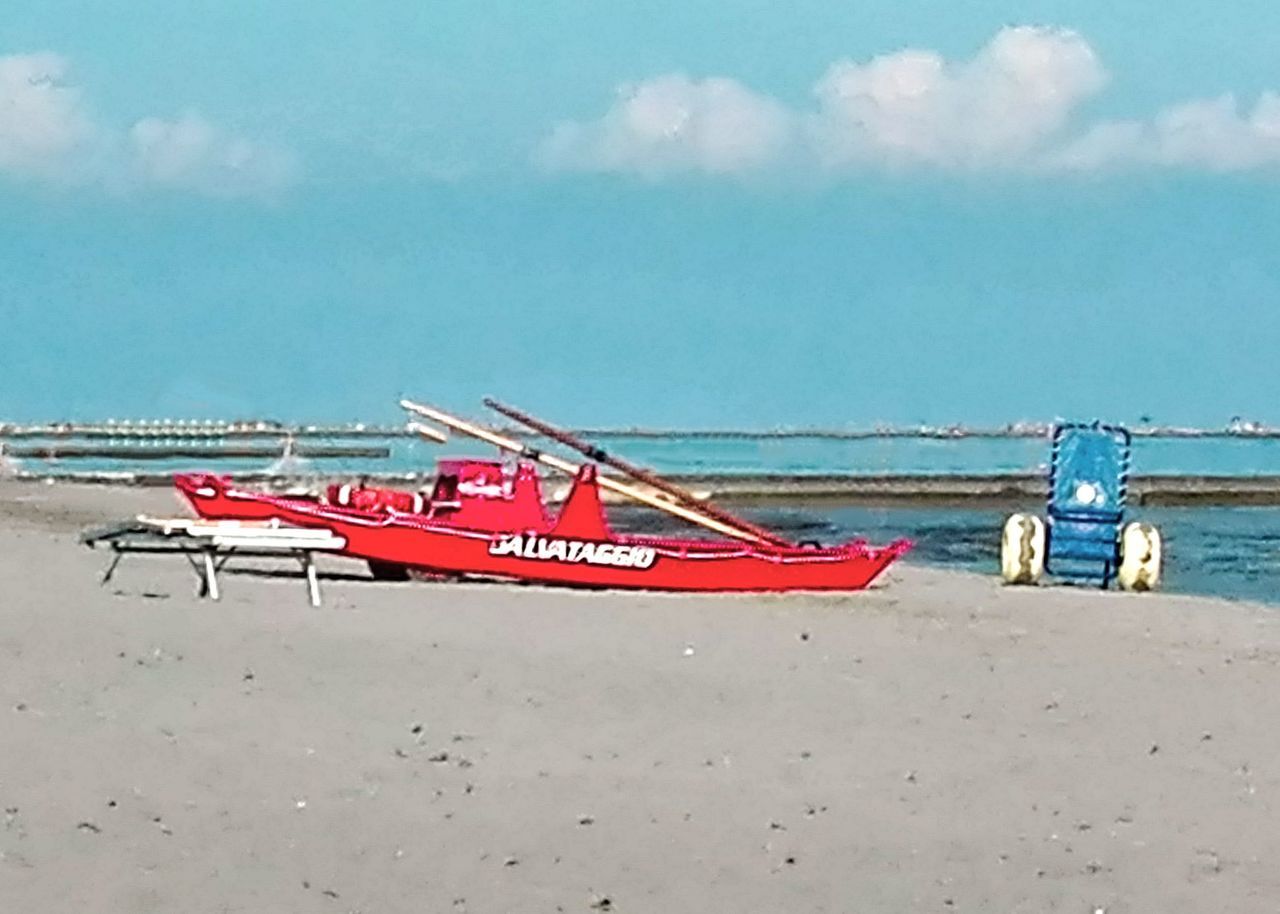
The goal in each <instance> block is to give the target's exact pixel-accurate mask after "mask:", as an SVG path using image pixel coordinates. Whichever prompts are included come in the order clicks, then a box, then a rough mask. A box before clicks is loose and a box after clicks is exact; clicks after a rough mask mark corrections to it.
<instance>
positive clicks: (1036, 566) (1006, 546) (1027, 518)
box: [1000, 514, 1045, 584]
mask: <svg viewBox="0 0 1280 914" xmlns="http://www.w3.org/2000/svg"><path fill="white" fill-rule="evenodd" d="M1044 553H1045V530H1044V521H1042V520H1041V519H1040V518H1038V517H1036V516H1035V515H1033V514H1013V515H1010V517H1009V519H1008V520H1007V521H1005V523H1004V534H1003V535H1002V536H1001V538H1000V575H1001V577H1003V578H1004V579H1005V581H1006V582H1007V583H1009V584H1035V583H1036V582H1037V581H1039V580H1040V578H1041V576H1042V575H1043V574H1044Z"/></svg>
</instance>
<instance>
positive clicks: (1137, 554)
mask: <svg viewBox="0 0 1280 914" xmlns="http://www.w3.org/2000/svg"><path fill="white" fill-rule="evenodd" d="M1162 560H1163V554H1162V548H1161V542H1160V531H1159V530H1157V529H1156V528H1155V527H1153V526H1151V524H1126V525H1125V528H1124V530H1123V531H1122V532H1121V534H1120V569H1119V571H1118V572H1117V573H1116V578H1117V579H1118V580H1119V581H1120V586H1121V587H1123V588H1124V589H1125V590H1153V589H1154V588H1155V587H1156V586H1158V585H1159V583H1160V570H1161V567H1160V566H1161V562H1162Z"/></svg>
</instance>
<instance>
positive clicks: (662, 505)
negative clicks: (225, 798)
mask: <svg viewBox="0 0 1280 914" xmlns="http://www.w3.org/2000/svg"><path fill="white" fill-rule="evenodd" d="M400 406H401V407H402V408H404V409H405V410H407V411H409V412H411V413H414V414H415V415H418V416H422V417H424V418H426V419H430V420H432V421H433V422H438V423H440V424H441V425H443V426H445V427H447V428H451V429H453V430H454V431H457V432H460V433H461V434H464V435H469V436H471V437H472V438H476V439H479V440H480V441H485V442H488V443H489V444H492V445H493V446H495V447H497V448H499V449H500V450H504V451H508V452H509V453H512V454H517V455H519V456H521V457H526V458H528V459H530V460H536V461H537V462H539V463H541V464H543V465H544V466H548V467H551V468H552V469H554V470H559V471H560V472H562V473H566V474H568V475H570V476H574V475H577V473H578V471H579V470H580V469H581V466H580V465H578V464H575V463H570V462H569V461H568V460H563V459H561V458H560V457H557V456H555V455H554V454H544V453H543V452H542V451H539V450H537V449H535V448H531V447H529V446H528V445H526V444H524V443H523V442H520V441H516V440H515V439H514V438H508V437H507V436H505V435H500V434H498V433H497V432H494V431H491V430H489V429H487V428H483V427H481V426H478V425H473V424H472V423H470V422H467V421H466V420H464V419H459V418H458V417H456V416H451V415H449V414H448V413H445V412H441V411H440V410H438V409H435V408H433V407H430V406H426V405H424V404H422V403H415V402H414V401H412V400H401V401H400ZM410 428H412V429H413V430H414V431H415V432H418V433H419V434H421V435H424V436H425V437H428V438H431V439H432V440H435V441H442V440H445V438H444V436H443V435H442V434H440V432H438V431H436V430H435V429H433V428H431V427H430V426H427V425H423V424H422V423H418V422H414V423H411V424H410ZM597 481H598V482H599V484H600V486H601V487H602V488H605V489H608V490H609V491H611V492H616V493H618V494H619V495H622V496H625V497H627V498H630V499H632V500H633V501H637V502H640V503H641V504H644V505H648V506H649V507H651V508H657V509H658V510H659V511H665V512H666V513H668V514H671V515H673V516H675V517H679V518H681V519H682V520H686V521H689V522H690V523H693V524H697V525H699V526H702V527H706V528H707V529H708V530H714V531H715V532H717V533H720V534H722V535H724V536H729V537H733V538H734V539H739V540H743V541H745V542H748V543H754V544H756V545H763V544H769V545H780V544H782V542H783V541H781V540H779V539H778V538H777V537H774V536H772V535H771V534H770V535H767V536H761V535H759V534H757V533H753V532H751V531H750V530H746V529H743V527H741V526H739V525H737V524H731V523H726V522H725V521H723V520H719V519H717V518H715V517H711V516H709V515H708V514H707V513H706V512H705V510H694V509H693V508H690V507H688V506H687V505H683V504H673V503H672V502H670V501H668V500H666V499H664V498H659V497H658V496H657V495H653V494H650V493H649V492H646V491H644V490H643V489H638V488H636V487H635V486H629V485H627V484H626V483H622V482H618V481H617V480H615V479H610V478H609V477H607V476H600V477H598V479H597ZM668 485H669V484H668ZM672 488H674V487H672ZM681 492H682V493H683V490H681ZM683 494H684V496H685V497H689V498H692V496H689V495H688V493H683Z"/></svg>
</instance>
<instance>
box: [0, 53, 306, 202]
mask: <svg viewBox="0 0 1280 914" xmlns="http://www.w3.org/2000/svg"><path fill="white" fill-rule="evenodd" d="M68 69H69V65H68V62H67V61H66V59H65V58H63V57H61V56H59V55H57V54H52V53H38V54H14V55H9V56H0V177H4V176H9V177H11V178H17V179H21V180H36V181H43V182H46V183H52V184H98V185H100V186H103V187H106V188H110V189H112V190H114V191H124V192H131V191H136V190H138V189H141V188H157V189H159V188H164V189H172V190H182V191H190V192H195V193H199V194H203V195H207V196H218V197H236V196H267V195H271V194H272V193H274V192H276V191H278V190H280V189H281V188H283V187H285V186H287V185H288V184H290V183H291V182H292V181H293V180H294V177H295V172H296V169H295V164H294V161H293V158H292V157H291V156H289V155H288V154H287V153H285V152H282V151H280V150H277V149H274V148H272V147H269V146H265V145H263V144H259V143H255V142H252V141H250V140H248V139H245V138H243V137H239V136H236V135H234V134H232V133H229V132H227V131H225V130H223V129H221V128H219V127H217V126H216V125H214V124H213V123H211V122H210V121H208V120H207V119H206V118H204V117H203V116H201V115H200V114H198V113H195V112H189V113H186V114H183V115H181V116H180V117H177V118H175V119H173V120H164V119H161V118H156V117H146V118H143V119H142V120H139V121H138V122H137V123H135V124H134V125H133V126H132V128H129V129H127V130H124V129H111V128H108V127H104V126H102V125H100V124H98V123H97V122H96V121H95V119H94V117H93V116H92V115H91V113H90V112H89V110H88V109H87V107H86V105H85V104H84V101H83V98H82V94H81V92H80V90H79V89H78V88H77V87H75V86H74V85H70V84H68V83H67V81H66V76H67V72H68Z"/></svg>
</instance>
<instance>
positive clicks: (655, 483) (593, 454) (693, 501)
mask: <svg viewBox="0 0 1280 914" xmlns="http://www.w3.org/2000/svg"><path fill="white" fill-rule="evenodd" d="M484 405H485V406H487V407H489V408H490V409H492V410H494V411H495V412H498V413H501V414H502V415H504V416H506V417H507V418H508V419H514V420H515V421H516V422H519V423H520V424H521V425H526V426H528V427H529V428H531V429H533V430H534V431H535V432H537V433H538V434H540V435H545V436H546V437H548V438H550V439H551V440H552V441H558V442H560V443H561V444H563V445H564V446H565V447H569V448H572V449H573V450H575V451H577V452H578V453H579V454H582V455H583V456H584V457H586V458H587V459H589V460H594V461H595V462H596V463H602V464H604V465H605V466H610V467H613V468H614V469H615V470H618V471H620V472H622V473H626V474H627V475H628V476H630V477H631V478H632V479H634V480H636V481H637V482H642V483H644V484H645V485H647V486H649V487H650V488H654V489H657V490H658V491H660V492H666V493H667V494H668V495H670V496H671V497H672V498H674V499H676V500H677V502H678V503H679V504H682V505H683V506H684V507H686V508H689V509H690V510H692V511H696V512H697V513H699V514H701V515H703V516H704V517H709V518H711V519H712V520H716V521H719V522H720V523H722V524H726V525H728V526H731V527H735V528H737V529H738V530H741V531H743V532H745V533H750V534H751V535H752V536H754V537H756V538H757V539H760V540H763V541H764V542H766V543H771V544H773V545H774V546H789V545H791V544H790V543H788V542H787V541H786V540H784V539H783V538H782V537H780V536H778V535H777V534H776V533H773V532H771V531H769V530H766V529H764V528H763V527H757V526H756V525H755V524H752V523H750V522H748V521H745V520H742V519H741V518H738V517H735V516H734V515H732V514H730V513H729V512H728V511H725V510H723V509H721V508H718V507H716V506H715V505H712V504H708V503H707V502H704V501H702V500H701V499H699V498H698V497H697V496H695V495H694V494H693V493H692V492H689V491H688V490H686V489H682V488H680V486H678V485H676V484H675V483H673V482H668V481H667V480H665V479H663V478H662V477H661V476H659V475H658V474H657V473H654V472H653V471H651V470H646V469H645V468H644V467H638V466H636V465H635V464H632V463H628V462H627V461H625V460H623V459H622V458H621V457H614V456H613V455H612V454H610V453H608V452H607V451H605V450H604V449H602V448H599V447H596V446H595V445H593V444H592V443H591V442H589V441H583V440H582V439H581V438H578V437H577V436H575V435H573V434H572V433H570V432H566V431H565V430H564V429H560V428H556V427H555V426H554V425H551V424H549V423H547V422H543V421H542V420H541V419H536V418H534V417H533V416H530V415H529V414H528V413H524V412H521V411H520V410H518V409H516V408H515V407H513V406H507V405H505V404H503V403H499V402H498V401H497V400H494V399H493V398H491V397H485V400H484Z"/></svg>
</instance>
